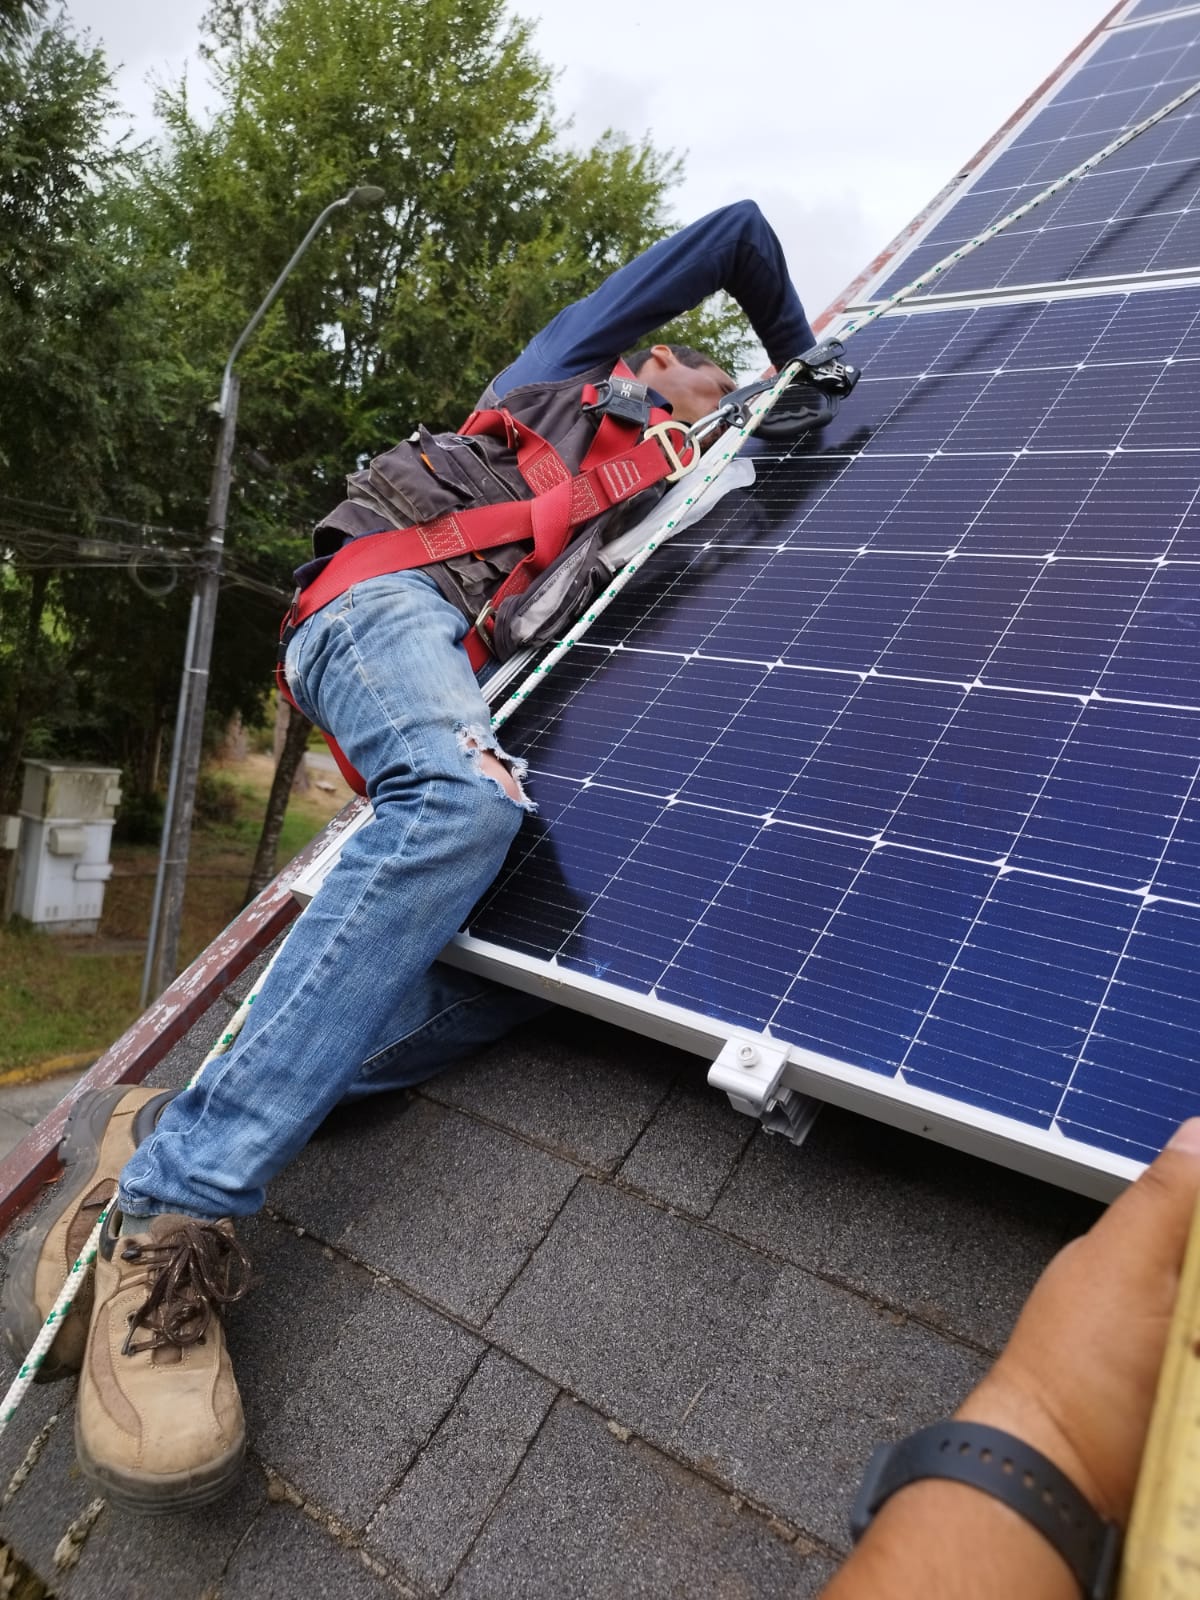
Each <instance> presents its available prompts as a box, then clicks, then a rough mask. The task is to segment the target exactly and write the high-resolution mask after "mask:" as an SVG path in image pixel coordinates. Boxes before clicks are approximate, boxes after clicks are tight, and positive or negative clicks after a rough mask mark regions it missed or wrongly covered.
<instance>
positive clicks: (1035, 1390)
mask: <svg viewBox="0 0 1200 1600" xmlns="http://www.w3.org/2000/svg"><path fill="white" fill-rule="evenodd" d="M1198 1196H1200V1118H1195V1119H1193V1120H1192V1121H1190V1122H1185V1123H1184V1124H1183V1126H1182V1127H1181V1128H1180V1129H1179V1130H1178V1131H1177V1132H1176V1134H1175V1135H1174V1137H1173V1138H1172V1140H1171V1142H1170V1144H1168V1146H1167V1148H1166V1149H1165V1150H1164V1151H1163V1153H1162V1155H1160V1156H1159V1158H1158V1160H1157V1161H1155V1162H1154V1163H1153V1165H1152V1166H1150V1167H1149V1168H1147V1170H1146V1172H1144V1173H1143V1174H1142V1176H1141V1177H1140V1178H1139V1179H1138V1181H1137V1182H1136V1183H1135V1184H1133V1185H1132V1186H1131V1187H1130V1188H1129V1189H1127V1190H1126V1192H1125V1193H1124V1194H1123V1195H1121V1197H1120V1198H1119V1199H1118V1200H1116V1201H1114V1203H1113V1204H1112V1206H1110V1207H1109V1209H1108V1210H1107V1211H1106V1212H1105V1214H1104V1215H1103V1216H1102V1217H1101V1218H1100V1220H1099V1221H1098V1222H1097V1223H1096V1225H1095V1227H1093V1228H1092V1229H1091V1231H1090V1232H1089V1233H1086V1234H1085V1235H1084V1236H1083V1237H1082V1238H1080V1239H1076V1240H1074V1241H1072V1243H1071V1244H1069V1245H1067V1247H1066V1248H1065V1249H1064V1250H1062V1251H1060V1252H1059V1254H1058V1255H1057V1256H1056V1257H1055V1258H1054V1260H1053V1261H1052V1262H1051V1263H1050V1265H1049V1266H1048V1267H1047V1268H1046V1270H1045V1272H1044V1273H1043V1274H1042V1276H1041V1278H1039V1280H1038V1282H1037V1285H1036V1287H1035V1288H1034V1291H1033V1293H1032V1294H1031V1295H1030V1297H1029V1299H1028V1301H1027V1302H1026V1304H1025V1309H1024V1310H1023V1311H1022V1313H1021V1315H1020V1318H1019V1319H1018V1321H1017V1325H1016V1327H1015V1329H1014V1330H1013V1334H1012V1337H1011V1339H1010V1340H1009V1342H1008V1344H1007V1345H1006V1346H1005V1349H1004V1352H1003V1354H1002V1355H1001V1356H1000V1359H999V1360H998V1361H997V1362H996V1365H995V1366H994V1367H993V1368H992V1370H991V1372H990V1373H989V1374H988V1376H987V1377H986V1378H984V1380H983V1381H982V1383H981V1384H980V1385H979V1387H978V1388H977V1389H976V1390H975V1391H974V1392H973V1393H972V1394H971V1395H970V1397H969V1398H968V1399H967V1401H966V1402H965V1403H964V1405H963V1406H962V1407H961V1409H960V1410H959V1412H958V1416H959V1417H962V1418H964V1419H965V1420H968V1421H976V1422H987V1423H991V1424H992V1425H993V1426H995V1427H999V1428H1005V1429H1007V1430H1008V1432H1010V1433H1014V1434H1016V1435H1017V1436H1018V1437H1019V1438H1021V1439H1024V1440H1025V1441H1026V1443H1028V1444H1031V1445H1033V1446H1034V1448H1035V1449H1038V1450H1040V1451H1041V1452H1042V1453H1043V1455H1047V1456H1049V1457H1050V1459H1051V1460H1052V1461H1054V1462H1055V1463H1056V1465H1057V1466H1059V1467H1060V1468H1061V1469H1062V1470H1063V1471H1064V1472H1065V1473H1066V1474H1067V1475H1068V1477H1070V1478H1071V1479H1072V1481H1073V1482H1074V1483H1075V1484H1076V1485H1077V1487H1078V1488H1079V1489H1080V1491H1081V1492H1082V1493H1083V1494H1085V1495H1086V1496H1087V1498H1088V1499H1089V1500H1090V1501H1091V1503H1092V1505H1093V1506H1094V1507H1095V1508H1096V1510H1097V1511H1098V1512H1100V1513H1101V1515H1102V1516H1105V1517H1107V1518H1109V1519H1110V1520H1112V1521H1114V1522H1117V1523H1119V1524H1120V1525H1121V1526H1122V1527H1123V1526H1124V1525H1125V1524H1126V1523H1127V1522H1128V1520H1129V1512H1130V1508H1131V1506H1132V1502H1133V1493H1134V1489H1135V1487H1136V1483H1137V1474H1138V1467H1139V1464H1140V1461H1141V1456H1142V1450H1143V1447H1144V1445H1145V1440H1146V1432H1147V1429H1148V1427H1149V1424H1150V1411H1151V1407H1152V1406H1153V1403H1154V1391H1155V1388H1156V1385H1157V1382H1158V1373H1159V1368H1160V1366H1161V1364H1162V1358H1163V1352H1164V1349H1165V1346H1166V1338H1167V1329H1168V1326H1169V1324H1170V1320H1171V1313H1172V1311H1173V1309H1174V1305H1175V1296H1176V1291H1177V1289H1178V1285H1179V1274H1180V1271H1181V1268H1182V1265H1183V1256H1184V1251H1185V1249H1186V1247H1187V1241H1188V1234H1189V1231H1190V1228H1191V1223H1192V1216H1193V1212H1194V1211H1195V1208H1196V1203H1197V1197H1198Z"/></svg>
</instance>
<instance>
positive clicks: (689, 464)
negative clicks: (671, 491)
mask: <svg viewBox="0 0 1200 1600" xmlns="http://www.w3.org/2000/svg"><path fill="white" fill-rule="evenodd" d="M672 433H678V434H679V435H680V436H681V438H682V441H683V446H684V448H685V449H687V448H689V447H690V449H691V452H692V459H691V460H690V461H685V460H684V459H683V457H682V455H681V454H680V453H679V451H678V450H677V449H676V448H675V443H674V440H673V439H672V438H671V435H672ZM642 437H643V438H644V439H657V440H658V445H659V449H660V450H661V451H662V453H663V455H665V456H666V458H667V460H668V461H669V462H670V463H671V470H670V472H668V473H667V478H666V481H667V482H668V483H678V482H679V480H680V478H684V477H686V476H687V474H688V473H689V472H690V471H691V470H692V468H693V467H698V466H699V465H700V446H699V445H698V444H696V443H695V441H694V440H693V439H692V437H691V429H690V427H689V426H688V424H687V423H686V422H677V421H676V420H675V418H674V417H668V418H667V420H666V421H665V422H656V423H655V424H654V426H653V427H650V428H647V429H646V431H645V433H644V434H643V435H642Z"/></svg>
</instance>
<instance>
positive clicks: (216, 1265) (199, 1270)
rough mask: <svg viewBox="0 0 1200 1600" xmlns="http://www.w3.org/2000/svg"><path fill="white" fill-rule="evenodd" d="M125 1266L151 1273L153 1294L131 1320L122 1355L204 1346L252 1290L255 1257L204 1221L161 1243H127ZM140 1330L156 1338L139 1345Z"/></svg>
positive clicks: (148, 1276) (148, 1278) (123, 1245)
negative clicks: (215, 1322) (214, 1324)
mask: <svg viewBox="0 0 1200 1600" xmlns="http://www.w3.org/2000/svg"><path fill="white" fill-rule="evenodd" d="M119 1248H120V1254H121V1259H122V1260H123V1261H130V1262H140V1263H143V1264H144V1265H145V1268H146V1281H147V1282H148V1284H149V1292H148V1293H147V1295H146V1299H145V1301H144V1303H143V1304H142V1306H141V1307H140V1308H139V1309H138V1310H137V1311H135V1312H133V1314H132V1315H131V1316H130V1318H129V1332H128V1333H127V1334H126V1336H125V1343H124V1344H123V1345H122V1346H121V1353H122V1355H128V1356H134V1355H139V1354H141V1353H142V1352H143V1351H145V1350H157V1349H160V1348H161V1347H162V1346H164V1345H174V1346H176V1347H177V1348H178V1349H183V1348H184V1346H186V1345H193V1344H200V1343H202V1342H203V1339H204V1335H205V1333H206V1332H207V1330H208V1326H209V1323H210V1322H211V1321H212V1319H213V1313H214V1311H215V1310H216V1309H217V1308H219V1307H222V1308H223V1307H225V1306H228V1305H232V1304H233V1303H234V1301H236V1300H240V1299H242V1297H243V1296H244V1295H245V1294H246V1293H247V1291H248V1290H249V1288H250V1258H249V1257H248V1256H247V1254H246V1252H245V1250H243V1249H242V1246H241V1245H240V1244H239V1243H238V1241H237V1240H236V1239H235V1238H232V1237H231V1236H230V1235H229V1234H227V1233H224V1232H223V1231H222V1230H221V1229H220V1228H215V1227H212V1226H210V1225H208V1224H206V1223H203V1222H187V1223H184V1224H183V1225H182V1226H181V1227H179V1228H178V1229H177V1230H176V1231H175V1232H174V1233H171V1234H168V1236H167V1237H166V1238H165V1239H162V1240H159V1241H158V1242H157V1243H142V1242H141V1241H140V1240H137V1239H126V1240H124V1241H123V1242H122V1243H121V1245H120V1246H119ZM139 1328H144V1329H145V1330H146V1331H147V1333H148V1334H149V1335H150V1337H149V1338H148V1339H145V1340H143V1341H142V1342H141V1343H140V1344H135V1343H134V1336H135V1334H136V1333H137V1330H138V1329H139Z"/></svg>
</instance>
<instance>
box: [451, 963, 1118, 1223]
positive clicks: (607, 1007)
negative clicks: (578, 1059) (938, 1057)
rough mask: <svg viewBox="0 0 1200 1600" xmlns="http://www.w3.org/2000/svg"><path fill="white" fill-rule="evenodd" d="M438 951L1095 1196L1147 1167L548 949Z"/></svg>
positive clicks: (1110, 1192)
mask: <svg viewBox="0 0 1200 1600" xmlns="http://www.w3.org/2000/svg"><path fill="white" fill-rule="evenodd" d="M441 959H442V960H443V961H445V962H447V963H448V964H449V965H450V966H454V967H461V968H462V969H463V970H464V971H467V972H475V973H478V974H480V975H481V976H482V977H486V978H493V979H495V980H496V981H497V982H499V983H503V984H507V985H508V987H509V988H512V989H521V990H523V991H524V992H525V993H527V994H536V995H539V996H541V997H542V998H544V999H546V1000H550V1001H553V1002H554V1003H555V1004H557V1005H563V1006H569V1007H570V1008H571V1009H572V1010H574V1011H581V1012H583V1013H584V1014H585V1015H587V1016H592V1017H598V1018H600V1019H601V1020H602V1021H604V1022H615V1023H617V1024H619V1025H620V1026H622V1027H625V1028H630V1029H632V1030H633V1031H634V1032H636V1033H640V1034H642V1035H643V1036H644V1037H646V1038H649V1039H657V1040H658V1041H659V1042H660V1043H662V1044H668V1045H673V1046H675V1047H676V1048H678V1049H681V1050H689V1051H691V1052H692V1053H693V1054H694V1055H699V1056H703V1057H704V1058H705V1059H706V1060H708V1061H710V1062H711V1061H714V1060H715V1059H716V1058H717V1056H718V1055H719V1054H720V1053H721V1051H722V1049H723V1048H724V1047H725V1045H726V1044H727V1043H728V1042H729V1041H730V1040H731V1039H732V1040H735V1041H738V1042H745V1043H747V1044H752V1045H764V1044H765V1045H767V1046H768V1047H769V1048H771V1049H776V1050H778V1049H781V1048H782V1049H785V1050H786V1051H787V1057H788V1062H787V1066H786V1068H785V1070H784V1074H783V1078H782V1080H781V1083H782V1086H783V1087H785V1088H789V1089H794V1090H796V1091H797V1092H798V1093H800V1094H805V1095H812V1096H813V1097H814V1098H816V1099H818V1100H822V1101H826V1102H828V1103H829V1104H830V1105H835V1106H840V1107H842V1108H843V1109H844V1110H847V1111H857V1112H861V1113H862V1114H863V1115H865V1116H869V1117H874V1118H875V1120H876V1121H879V1122H886V1123H888V1124H890V1125H891V1126H892V1127H895V1128H900V1129H903V1131H904V1132H906V1133H914V1134H917V1135H919V1136H920V1137H921V1138H924V1139H931V1140H933V1141H934V1142H935V1143H937V1144H945V1145H950V1146H951V1147H952V1148H954V1149H957V1150H963V1151H966V1152H967V1153H968V1154H969V1155H976V1156H982V1157H984V1158H985V1159H986V1160H988V1161H993V1162H996V1163H997V1164H998V1165H1000V1166H1004V1167H1010V1168H1012V1169H1013V1170H1014V1171H1016V1172H1023V1173H1026V1174H1027V1175H1028V1176H1029V1177H1032V1178H1040V1179H1042V1180H1044V1181H1045V1182H1047V1183H1054V1184H1058V1185H1059V1186H1060V1187H1061V1188H1064V1189H1073V1190H1075V1191H1076V1192H1077V1193H1079V1194H1085V1195H1089V1196H1091V1197H1092V1198H1093V1199H1095V1200H1111V1199H1112V1198H1113V1197H1114V1195H1117V1194H1119V1193H1120V1191H1121V1190H1122V1189H1123V1188H1124V1187H1125V1186H1126V1184H1128V1183H1131V1182H1132V1181H1133V1180H1134V1179H1135V1178H1136V1177H1137V1176H1138V1174H1139V1173H1140V1172H1141V1171H1142V1170H1143V1163H1142V1162H1140V1161H1133V1160H1130V1159H1129V1158H1128V1157H1124V1156H1118V1155H1112V1154H1110V1153H1109V1152H1108V1151H1105V1150H1101V1149H1098V1148H1097V1147H1096V1146H1095V1145H1088V1144H1084V1143H1082V1142H1081V1141H1079V1140H1075V1139H1069V1138H1066V1137H1065V1136H1064V1135H1063V1134H1060V1133H1056V1132H1054V1131H1050V1132H1044V1131H1043V1130H1042V1129H1040V1128H1035V1127H1031V1126H1030V1125H1029V1124H1028V1123H1024V1122H1018V1121H1017V1120H1016V1118H1014V1117H1002V1116H999V1115H997V1114H996V1113H995V1112H991V1111H984V1110H980V1109H978V1108H976V1107H973V1106H969V1105H967V1104H965V1103H964V1102H963V1101H960V1100H955V1099H952V1098H951V1097H950V1096H948V1095H938V1094H931V1093H930V1092H929V1091H928V1090H926V1089H918V1088H915V1087H913V1086H912V1085H911V1084H906V1083H904V1082H903V1081H902V1080H898V1079H896V1078H888V1077H885V1076H883V1074H881V1073H877V1072H869V1071H867V1070H866V1069H865V1068H863V1067H856V1066H855V1065H854V1064H853V1063H852V1062H849V1061H840V1060H838V1059H837V1058H836V1057H834V1056H826V1055H821V1054H820V1053H819V1052H818V1051H816V1050H808V1049H805V1048H804V1047H803V1046H800V1045H790V1046H789V1045H786V1044H784V1042H783V1041H782V1040H779V1039H776V1038H773V1037H772V1036H771V1035H770V1034H766V1033H762V1032H757V1033H756V1032H755V1031H754V1030H753V1029H752V1028H739V1027H736V1026H734V1025H733V1024H730V1023H725V1022H720V1021H718V1020H717V1019H715V1018H713V1017H708V1016H705V1015H704V1014H703V1012H699V1011H691V1010H688V1009H686V1008H684V1007H683V1006H676V1005H670V1004H668V1003H667V1002H666V1001H662V1000H655V999H652V998H651V997H650V996H649V995H639V994H637V993H636V992H635V991H634V990H632V989H622V988H620V987H619V986H618V985H617V984H613V983H606V982H604V981H603V980H602V979H599V978H589V977H588V976H587V975H586V974H584V973H581V972H574V971H572V970H571V969H570V968H568V967H564V966H561V965H560V964H559V963H558V962H557V961H556V960H554V959H553V958H552V959H551V960H549V961H541V960H538V959H537V958H535V957H532V956H526V955H522V954H520V952H518V951H515V950H508V949H506V948H504V946H502V945H496V944H491V943H489V942H487V941H486V940H483V939H477V938H474V937H472V936H471V935H469V934H459V935H458V937H457V938H455V939H454V940H453V941H452V942H451V943H450V944H449V945H448V946H447V947H446V949H445V950H444V951H443V952H442V956H441Z"/></svg>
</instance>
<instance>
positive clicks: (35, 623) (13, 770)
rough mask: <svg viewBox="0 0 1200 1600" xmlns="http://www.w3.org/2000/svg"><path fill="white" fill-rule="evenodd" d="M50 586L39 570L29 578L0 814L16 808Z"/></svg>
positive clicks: (0, 777)
mask: <svg viewBox="0 0 1200 1600" xmlns="http://www.w3.org/2000/svg"><path fill="white" fill-rule="evenodd" d="M49 586H50V573H49V570H48V569H47V568H45V567H40V568H38V569H37V570H36V571H35V572H34V573H33V577H32V582H31V587H30V591H29V610H28V611H27V612H26V616H25V646H24V649H23V650H22V652H21V687H20V689H19V690H18V691H17V705H16V712H15V714H14V716H13V724H12V728H11V730H10V732H9V735H8V740H7V743H6V744H5V746H4V750H3V752H2V753H0V812H4V813H8V812H10V811H13V810H14V809H15V808H16V804H17V801H18V799H19V798H20V793H21V757H22V755H23V754H24V752H25V736H26V734H27V733H28V732H29V715H30V707H31V705H32V703H33V698H34V697H33V694H32V692H31V690H32V686H33V684H34V683H35V682H36V681H37V673H38V662H39V659H40V657H41V649H40V645H41V639H42V613H43V612H44V611H45V609H46V591H47V589H48V588H49Z"/></svg>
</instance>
